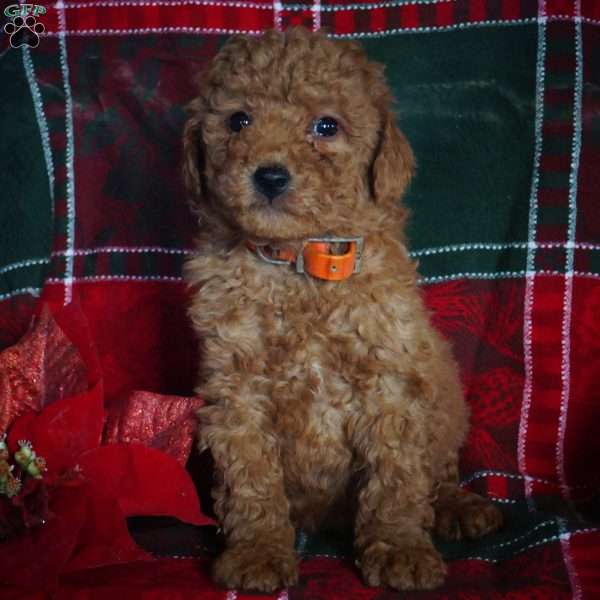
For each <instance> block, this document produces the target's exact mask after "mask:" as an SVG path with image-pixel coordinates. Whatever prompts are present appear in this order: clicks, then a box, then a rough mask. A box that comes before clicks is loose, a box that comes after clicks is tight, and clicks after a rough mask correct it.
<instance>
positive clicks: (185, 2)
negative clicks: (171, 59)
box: [65, 0, 456, 12]
mask: <svg viewBox="0 0 600 600" xmlns="http://www.w3.org/2000/svg"><path fill="white" fill-rule="evenodd" d="M454 2H456V0H390V1H389V2H377V3H373V4H360V3H358V4H327V5H324V6H321V8H320V10H321V11H322V12H335V11H340V10H371V9H374V8H396V7H401V6H415V5H419V4H449V3H454ZM138 6H218V7H221V8H256V9H259V10H261V9H265V10H271V9H272V8H273V5H272V4H266V3H261V2H243V1H242V2H237V1H232V2H227V1H225V0H151V1H146V0H139V1H138V0H120V1H119V0H117V1H114V2H109V1H103V0H100V1H99V2H86V3H82V2H65V8H68V9H82V8H90V7H91V8H121V7H136V8H137V7H138ZM306 8H307V6H306V4H286V5H285V10H290V11H304V10H306Z"/></svg>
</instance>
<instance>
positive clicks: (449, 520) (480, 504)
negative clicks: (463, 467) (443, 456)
mask: <svg viewBox="0 0 600 600" xmlns="http://www.w3.org/2000/svg"><path fill="white" fill-rule="evenodd" d="M455 464H456V463H454V465H452V466H449V467H448V468H447V469H446V472H447V479H446V480H445V481H442V482H441V483H440V485H439V488H438V490H437V499H436V501H435V503H434V510H435V527H434V531H435V533H436V534H437V535H439V536H440V537H442V538H444V539H447V540H459V539H462V538H471V539H473V538H478V537H481V536H483V535H485V534H487V533H491V532H492V531H495V530H496V529H498V528H500V527H501V526H502V520H503V519H502V513H501V512H500V510H499V509H498V507H496V506H495V505H494V504H492V502H491V501H490V500H488V499H487V498H484V497H483V496H479V495H478V494H475V493H473V492H469V491H468V490H464V489H462V488H461V487H460V486H459V484H458V469H457V468H456V466H455Z"/></svg>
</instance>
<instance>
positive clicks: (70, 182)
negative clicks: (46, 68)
mask: <svg viewBox="0 0 600 600" xmlns="http://www.w3.org/2000/svg"><path fill="white" fill-rule="evenodd" d="M54 7H55V8H56V9H57V11H58V24H59V32H58V43H59V47H60V68H61V73H62V77H63V88H64V92H65V132H66V136H67V148H66V156H65V163H66V164H65V167H66V173H67V183H66V202H67V244H66V250H65V279H64V284H65V305H66V304H70V302H71V300H72V283H73V268H74V258H73V254H72V253H73V250H74V249H75V169H74V154H75V140H74V134H73V98H72V96H71V84H70V83H69V61H68V57H67V40H66V19H65V10H64V4H63V3H62V1H61V0H59V1H58V2H57V3H56V4H55V5H54Z"/></svg>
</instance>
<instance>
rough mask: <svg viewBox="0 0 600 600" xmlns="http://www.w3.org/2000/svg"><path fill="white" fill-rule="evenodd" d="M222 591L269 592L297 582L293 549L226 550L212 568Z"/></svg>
mask: <svg viewBox="0 0 600 600" xmlns="http://www.w3.org/2000/svg"><path fill="white" fill-rule="evenodd" d="M213 573H214V579H215V581H216V582H217V583H218V584H219V585H222V586H223V587H226V588H232V589H233V588H237V589H242V590H254V591H259V592H272V591H274V590H276V589H277V588H281V587H289V586H292V585H294V584H295V583H297V581H298V559H297V557H296V554H295V553H294V551H293V550H292V549H286V548H281V547H275V546H262V545H249V544H248V545H246V544H239V545H235V546H232V547H230V548H227V549H226V550H225V551H224V552H223V553H222V554H221V556H219V557H218V558H217V559H216V561H215V564H214V568H213Z"/></svg>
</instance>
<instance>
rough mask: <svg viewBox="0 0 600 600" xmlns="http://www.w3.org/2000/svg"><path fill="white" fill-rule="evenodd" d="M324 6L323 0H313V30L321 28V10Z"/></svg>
mask: <svg viewBox="0 0 600 600" xmlns="http://www.w3.org/2000/svg"><path fill="white" fill-rule="evenodd" d="M322 10H323V6H322V5H321V0H313V5H312V14H313V31H319V30H320V29H321V11H322Z"/></svg>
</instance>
